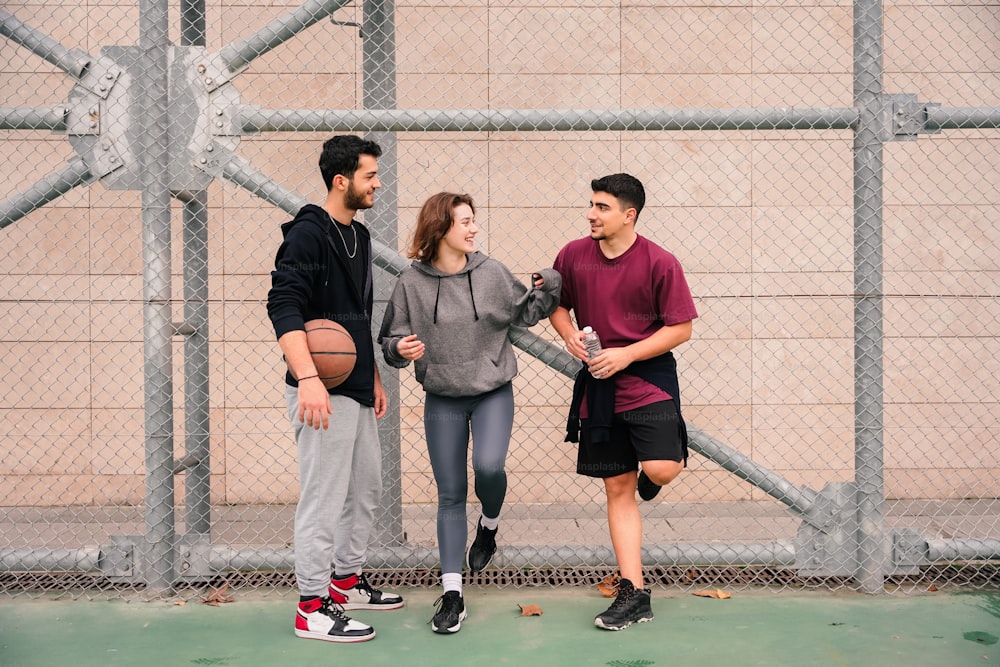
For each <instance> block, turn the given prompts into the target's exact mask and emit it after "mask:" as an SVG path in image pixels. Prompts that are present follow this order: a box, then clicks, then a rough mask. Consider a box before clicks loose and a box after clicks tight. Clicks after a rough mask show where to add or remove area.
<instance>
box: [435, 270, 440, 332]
mask: <svg viewBox="0 0 1000 667" xmlns="http://www.w3.org/2000/svg"><path fill="white" fill-rule="evenodd" d="M437 279H438V288H437V294H435V295H434V324H437V323H438V299H440V298H441V276H438V277H437Z"/></svg>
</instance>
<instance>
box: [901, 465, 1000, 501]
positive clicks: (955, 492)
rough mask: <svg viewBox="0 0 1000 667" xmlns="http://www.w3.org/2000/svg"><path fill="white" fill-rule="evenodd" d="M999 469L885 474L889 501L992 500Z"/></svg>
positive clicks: (910, 470)
mask: <svg viewBox="0 0 1000 667" xmlns="http://www.w3.org/2000/svg"><path fill="white" fill-rule="evenodd" d="M997 488H1000V468H979V469H974V470H970V469H968V468H954V467H947V468H945V467H938V468H933V469H926V468H891V469H888V470H886V471H885V493H886V497H887V498H993V497H994V496H995V495H996V490H997Z"/></svg>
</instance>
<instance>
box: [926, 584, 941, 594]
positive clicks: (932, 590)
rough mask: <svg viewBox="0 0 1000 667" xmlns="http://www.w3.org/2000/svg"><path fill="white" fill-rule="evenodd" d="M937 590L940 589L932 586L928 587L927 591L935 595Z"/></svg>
mask: <svg viewBox="0 0 1000 667" xmlns="http://www.w3.org/2000/svg"><path fill="white" fill-rule="evenodd" d="M937 589H938V587H937V586H935V585H934V584H931V585H930V586H928V587H927V590H929V591H930V592H932V593H933V592H934V591H936V590H937Z"/></svg>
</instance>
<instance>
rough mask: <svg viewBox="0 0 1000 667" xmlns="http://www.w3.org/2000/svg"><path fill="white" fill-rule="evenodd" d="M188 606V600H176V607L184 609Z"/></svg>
mask: <svg viewBox="0 0 1000 667" xmlns="http://www.w3.org/2000/svg"><path fill="white" fill-rule="evenodd" d="M186 604H187V601H186V600H174V606H175V607H183V606H184V605H186Z"/></svg>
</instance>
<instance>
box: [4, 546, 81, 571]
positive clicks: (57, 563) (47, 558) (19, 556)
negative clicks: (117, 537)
mask: <svg viewBox="0 0 1000 667" xmlns="http://www.w3.org/2000/svg"><path fill="white" fill-rule="evenodd" d="M100 558H101V549H100V547H84V548H81V549H32V548H28V547H25V548H21V549H0V571H2V572H35V571H37V572H93V571H96V570H98V564H99V562H100Z"/></svg>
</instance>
